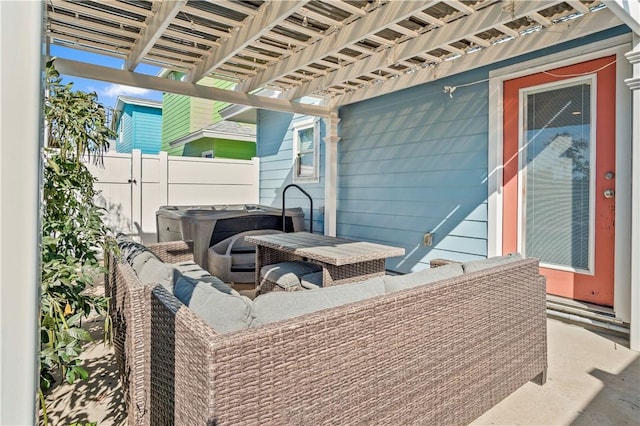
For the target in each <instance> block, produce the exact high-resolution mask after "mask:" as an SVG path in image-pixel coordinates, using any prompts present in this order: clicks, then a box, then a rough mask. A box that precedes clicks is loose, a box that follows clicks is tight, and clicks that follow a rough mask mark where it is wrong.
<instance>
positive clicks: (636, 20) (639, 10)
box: [602, 0, 640, 35]
mask: <svg viewBox="0 0 640 426" xmlns="http://www.w3.org/2000/svg"><path fill="white" fill-rule="evenodd" d="M602 3H604V4H606V5H607V7H608V8H609V10H611V11H612V12H613V13H614V14H615V15H616V16H617V17H618V18H619V19H620V20H621V21H622V22H624V23H625V24H626V25H627V27H629V28H631V31H633V32H634V33H636V34H637V35H640V1H638V0H602Z"/></svg>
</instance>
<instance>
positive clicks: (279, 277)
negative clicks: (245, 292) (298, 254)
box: [260, 260, 322, 289]
mask: <svg viewBox="0 0 640 426" xmlns="http://www.w3.org/2000/svg"><path fill="white" fill-rule="evenodd" d="M318 271H322V267H321V266H320V265H318V264H317V263H312V262H304V261H302V260H298V261H292V262H280V263H274V264H272V265H266V266H263V267H262V269H260V277H262V279H264V280H268V281H271V282H273V283H276V284H278V285H279V286H280V287H282V288H285V289H288V288H292V287H299V286H300V277H302V276H303V275H307V274H310V273H313V272H318Z"/></svg>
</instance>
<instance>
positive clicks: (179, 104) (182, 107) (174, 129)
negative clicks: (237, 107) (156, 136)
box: [162, 73, 256, 159]
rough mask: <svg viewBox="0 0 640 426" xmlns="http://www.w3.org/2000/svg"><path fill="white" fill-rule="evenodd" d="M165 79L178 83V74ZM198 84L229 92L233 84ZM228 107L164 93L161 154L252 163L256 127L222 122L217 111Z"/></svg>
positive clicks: (213, 82)
mask: <svg viewBox="0 0 640 426" xmlns="http://www.w3.org/2000/svg"><path fill="white" fill-rule="evenodd" d="M166 77H167V78H172V79H180V78H181V74H180V73H168V74H167V75H166ZM199 84H202V85H209V86H212V87H216V88H219V89H229V88H230V87H231V86H232V85H233V84H234V83H230V82H227V81H221V80H213V79H204V80H203V81H201V82H200V83H199ZM228 105H229V104H228V103H224V102H218V101H212V100H209V99H201V98H196V97H190V96H184V95H176V94H172V93H165V94H164V95H163V107H164V115H163V121H162V150H163V151H167V152H168V154H169V155H177V156H186V157H217V158H235V159H251V158H252V157H255V155H256V143H255V141H256V136H255V124H250V123H236V122H226V121H223V119H222V117H221V116H220V110H222V109H223V108H225V107H227V106H228Z"/></svg>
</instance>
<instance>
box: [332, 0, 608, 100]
mask: <svg viewBox="0 0 640 426" xmlns="http://www.w3.org/2000/svg"><path fill="white" fill-rule="evenodd" d="M523 3H524V2H523ZM481 12H482V11H479V12H476V14H479V13H481ZM613 18H614V15H613V13H612V12H611V11H609V10H606V9H604V10H601V11H598V13H589V14H587V15H585V16H584V17H582V18H580V25H576V21H575V20H572V21H568V22H561V23H558V24H555V25H554V26H553V28H552V29H545V30H542V31H540V32H539V33H536V34H535V35H531V34H530V35H525V36H522V37H518V38H516V39H513V40H510V41H508V42H505V43H500V44H495V45H492V46H491V47H487V48H485V49H484V50H483V51H482V52H481V53H480V54H475V55H465V56H463V57H461V58H458V59H456V60H453V61H446V62H442V63H441V64H439V65H437V66H436V68H435V72H430V71H429V70H424V71H421V72H415V73H411V74H404V75H402V76H400V77H398V78H395V79H390V80H387V81H386V82H384V83H382V84H377V85H374V86H372V87H370V88H366V89H361V90H359V91H357V92H355V93H345V94H343V95H342V96H337V97H335V98H334V99H333V101H332V102H331V107H332V108H339V107H341V106H344V105H349V104H352V103H356V102H360V101H363V100H366V99H371V98H374V97H376V96H381V95H385V94H388V93H392V92H395V91H398V90H401V89H406V88H408V87H414V86H418V85H421V84H425V83H429V82H433V81H435V80H440V79H442V78H445V77H449V76H452V75H455V74H460V73H463V72H466V71H470V70H473V69H476V68H481V67H484V66H487V65H490V64H493V63H495V62H499V61H504V60H507V59H510V58H514V57H517V56H520V55H524V54H527V53H530V52H534V51H536V50H540V49H543V48H545V47H549V46H553V45H555V44H559V43H563V42H566V41H570V40H575V39H578V38H581V37H586V36H588V35H591V34H594V33H596V32H599V31H604V30H606V29H609V28H613V27H616V26H617V25H619V22H618V20H617V19H613ZM454 96H455V94H454Z"/></svg>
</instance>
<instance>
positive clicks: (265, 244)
mask: <svg viewBox="0 0 640 426" xmlns="http://www.w3.org/2000/svg"><path fill="white" fill-rule="evenodd" d="M245 241H247V242H250V243H253V244H255V245H256V285H259V283H260V269H261V268H262V267H263V266H264V265H271V264H274V263H280V262H286V261H292V260H308V261H312V262H315V263H318V264H319V265H321V266H322V285H323V286H325V287H327V286H331V285H336V284H344V283H350V282H357V281H364V280H366V279H368V278H371V277H377V276H382V275H384V272H385V259H386V258H388V257H395V256H402V255H404V249H403V248H400V247H392V246H387V245H383V244H375V243H369V242H366V241H353V240H347V239H344V238H336V237H329V236H326V235H319V234H311V233H308V232H292V233H285V234H271V235H260V236H247V237H245Z"/></svg>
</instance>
